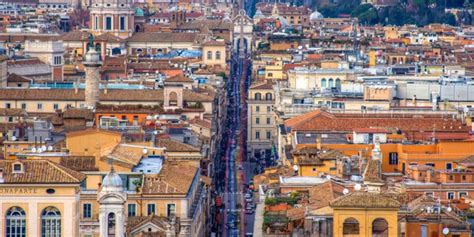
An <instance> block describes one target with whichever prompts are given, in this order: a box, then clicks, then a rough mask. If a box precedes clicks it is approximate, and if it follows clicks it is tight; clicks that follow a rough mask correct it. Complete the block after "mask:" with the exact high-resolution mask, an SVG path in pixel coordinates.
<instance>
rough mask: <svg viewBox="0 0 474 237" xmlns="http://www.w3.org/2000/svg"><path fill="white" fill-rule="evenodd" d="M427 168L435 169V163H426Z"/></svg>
mask: <svg viewBox="0 0 474 237" xmlns="http://www.w3.org/2000/svg"><path fill="white" fill-rule="evenodd" d="M426 165H427V166H431V167H435V163H426Z"/></svg>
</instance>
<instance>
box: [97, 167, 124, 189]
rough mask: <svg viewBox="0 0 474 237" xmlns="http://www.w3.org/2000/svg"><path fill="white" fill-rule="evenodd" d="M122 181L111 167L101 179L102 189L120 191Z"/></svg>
mask: <svg viewBox="0 0 474 237" xmlns="http://www.w3.org/2000/svg"><path fill="white" fill-rule="evenodd" d="M122 190H123V182H122V178H120V175H118V174H117V173H115V171H114V170H113V169H112V170H111V171H110V172H109V173H108V174H107V175H106V176H105V177H104V179H103V180H102V191H105V192H107V191H122Z"/></svg>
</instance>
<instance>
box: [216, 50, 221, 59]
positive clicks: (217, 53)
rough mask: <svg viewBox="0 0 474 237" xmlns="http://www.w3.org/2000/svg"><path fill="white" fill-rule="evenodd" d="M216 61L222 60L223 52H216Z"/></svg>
mask: <svg viewBox="0 0 474 237" xmlns="http://www.w3.org/2000/svg"><path fill="white" fill-rule="evenodd" d="M216 60H221V51H216Z"/></svg>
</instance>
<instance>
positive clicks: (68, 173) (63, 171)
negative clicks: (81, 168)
mask: <svg viewBox="0 0 474 237" xmlns="http://www.w3.org/2000/svg"><path fill="white" fill-rule="evenodd" d="M43 161H46V162H47V163H49V164H51V165H53V166H54V167H55V168H56V169H58V170H60V172H62V173H64V174H66V175H67V176H69V177H70V178H72V179H75V180H77V181H82V180H80V179H78V178H77V177H75V176H74V175H72V174H71V173H70V172H71V171H72V172H76V173H77V174H79V175H81V176H84V175H83V174H82V173H81V172H78V171H75V170H73V169H70V168H67V167H65V166H62V165H60V164H56V163H54V162H52V161H50V160H43ZM66 170H67V171H68V172H66Z"/></svg>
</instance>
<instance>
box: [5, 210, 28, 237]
mask: <svg viewBox="0 0 474 237" xmlns="http://www.w3.org/2000/svg"><path fill="white" fill-rule="evenodd" d="M5 227H6V228H5V236H6V237H25V236H26V215H25V211H24V210H23V209H21V208H20V207H12V208H10V209H8V211H7V214H6V225H5Z"/></svg>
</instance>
